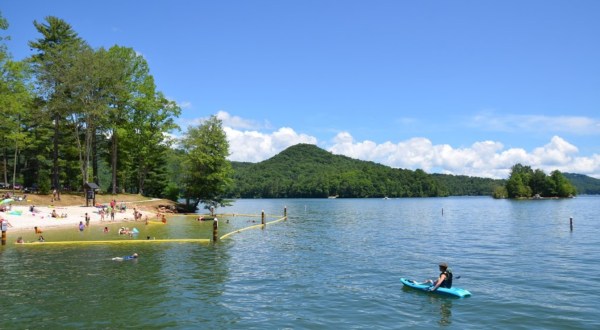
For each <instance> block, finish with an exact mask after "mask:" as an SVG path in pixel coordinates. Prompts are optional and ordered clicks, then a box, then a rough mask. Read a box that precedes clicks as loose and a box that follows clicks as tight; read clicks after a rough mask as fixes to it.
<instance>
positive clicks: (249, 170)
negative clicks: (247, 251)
mask: <svg viewBox="0 0 600 330" xmlns="http://www.w3.org/2000/svg"><path fill="white" fill-rule="evenodd" d="M232 166H233V169H234V173H235V174H234V184H233V185H232V187H233V188H232V190H231V191H230V192H229V197H235V198H325V197H329V196H337V197H342V198H364V197H379V198H381V197H434V196H448V195H491V194H492V190H493V188H494V187H495V186H496V185H503V184H504V182H503V181H502V180H492V179H483V178H472V177H466V176H450V175H442V174H435V175H430V174H427V173H425V172H424V171H422V170H415V171H412V170H406V169H395V168H391V167H389V166H384V165H381V164H377V163H374V162H369V161H363V160H357V159H352V158H350V157H346V156H342V155H334V154H332V153H330V152H328V151H326V150H323V149H321V148H319V147H317V146H315V145H312V144H297V145H294V146H292V147H289V148H287V149H286V150H284V151H282V152H281V153H279V154H277V155H275V156H273V157H272V158H269V159H267V160H265V161H262V162H259V163H241V162H232Z"/></svg>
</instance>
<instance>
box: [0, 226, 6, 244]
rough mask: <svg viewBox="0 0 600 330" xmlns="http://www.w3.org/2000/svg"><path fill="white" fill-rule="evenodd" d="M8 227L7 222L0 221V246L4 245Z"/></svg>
mask: <svg viewBox="0 0 600 330" xmlns="http://www.w3.org/2000/svg"><path fill="white" fill-rule="evenodd" d="M7 227H8V221H6V220H0V229H2V245H6V229H7Z"/></svg>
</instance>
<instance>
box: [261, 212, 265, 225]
mask: <svg viewBox="0 0 600 330" xmlns="http://www.w3.org/2000/svg"><path fill="white" fill-rule="evenodd" d="M260 223H262V225H263V228H264V227H265V210H262V212H261V214H260Z"/></svg>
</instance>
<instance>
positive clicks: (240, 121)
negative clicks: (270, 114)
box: [216, 111, 270, 130]
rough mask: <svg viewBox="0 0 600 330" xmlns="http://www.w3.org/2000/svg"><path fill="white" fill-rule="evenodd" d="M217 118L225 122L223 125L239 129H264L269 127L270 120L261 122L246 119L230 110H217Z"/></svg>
mask: <svg viewBox="0 0 600 330" xmlns="http://www.w3.org/2000/svg"><path fill="white" fill-rule="evenodd" d="M216 116H217V118H218V119H220V120H221V121H222V122H223V126H229V127H232V128H237V129H254V130H256V129H264V128H269V126H270V125H269V122H268V121H265V122H264V123H262V124H261V123H259V122H257V121H255V120H249V119H244V118H242V117H238V116H232V115H230V114H229V113H228V112H225V111H219V112H217V115H216Z"/></svg>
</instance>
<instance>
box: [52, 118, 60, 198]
mask: <svg viewBox="0 0 600 330" xmlns="http://www.w3.org/2000/svg"><path fill="white" fill-rule="evenodd" d="M59 122H60V115H59V114H58V113H57V114H55V115H54V136H53V137H52V140H53V141H52V142H53V143H54V147H53V150H52V187H54V189H56V190H60V187H59V185H58V171H59V168H58V140H59V134H60V130H59V128H60V126H59Z"/></svg>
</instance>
